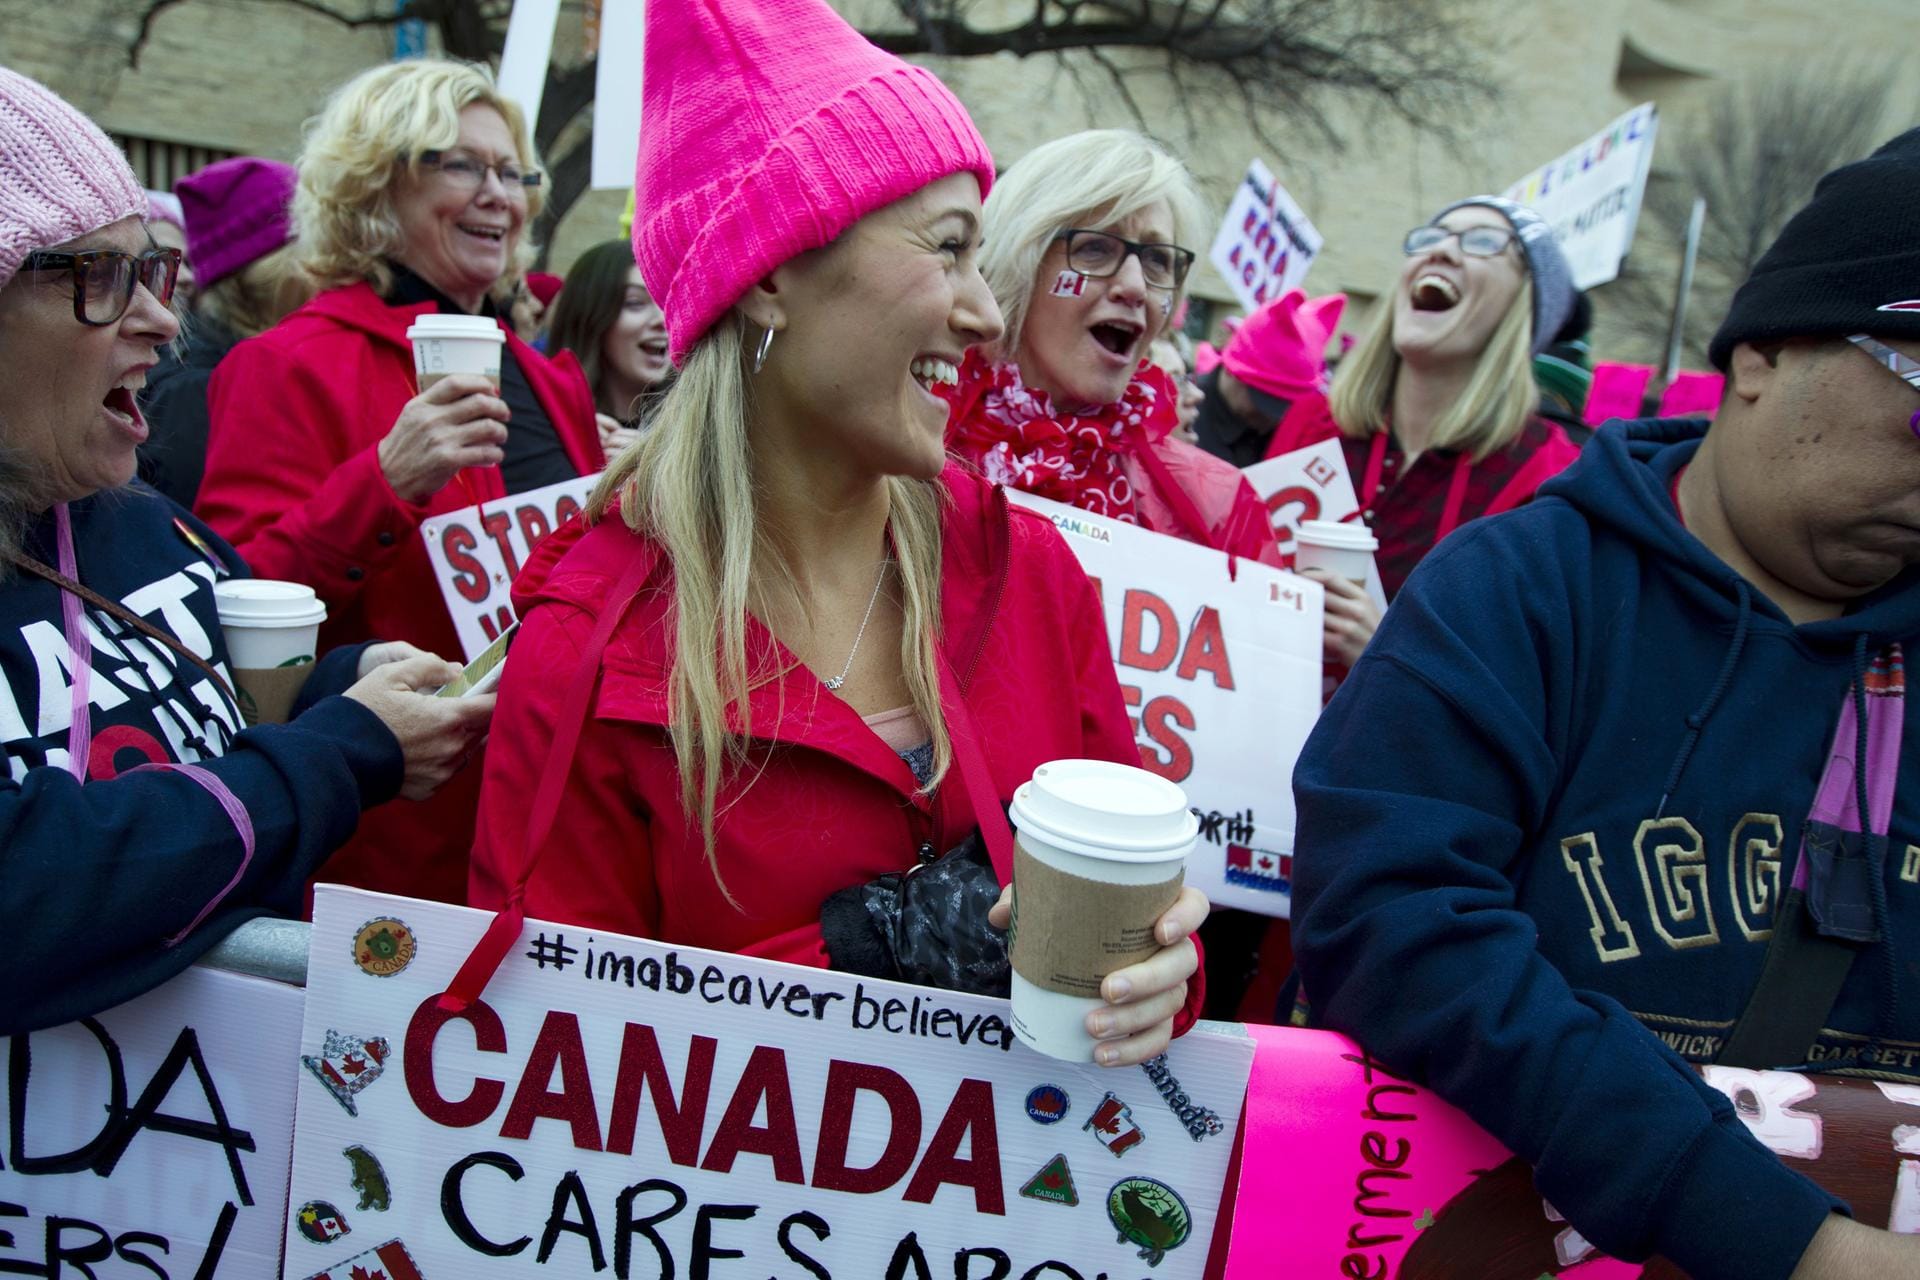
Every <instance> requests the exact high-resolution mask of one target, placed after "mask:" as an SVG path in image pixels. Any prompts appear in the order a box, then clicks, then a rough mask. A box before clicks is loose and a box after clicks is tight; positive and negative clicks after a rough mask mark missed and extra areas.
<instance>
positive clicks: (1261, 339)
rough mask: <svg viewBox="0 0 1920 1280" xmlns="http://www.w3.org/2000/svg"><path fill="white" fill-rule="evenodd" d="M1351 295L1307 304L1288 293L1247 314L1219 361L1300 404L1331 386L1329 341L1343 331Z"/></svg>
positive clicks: (1240, 375) (1303, 298)
mask: <svg viewBox="0 0 1920 1280" xmlns="http://www.w3.org/2000/svg"><path fill="white" fill-rule="evenodd" d="M1346 306H1347V295H1346V294H1344V293H1330V294H1328V295H1327V296H1326V297H1324V298H1314V299H1313V300H1311V301H1309V300H1308V299H1307V295H1306V293H1305V292H1304V291H1302V290H1300V289H1289V290H1287V291H1286V292H1285V293H1283V294H1281V295H1280V296H1279V297H1277V298H1275V299H1273V300H1272V301H1271V302H1269V303H1267V304H1266V305H1265V306H1263V307H1261V308H1260V309H1259V310H1258V311H1255V312H1254V313H1253V314H1252V315H1250V316H1248V317H1247V319H1246V322H1245V323H1244V324H1242V325H1241V326H1240V327H1239V328H1238V329H1236V330H1234V333H1233V337H1232V338H1231V339H1229V340H1228V342H1227V345H1226V349H1225V350H1223V351H1222V352H1221V353H1220V363H1222V364H1224V365H1226V366H1227V372H1228V373H1231V374H1232V375H1233V376H1234V377H1236V378H1238V379H1239V380H1240V381H1242V382H1244V383H1246V384H1247V385H1248V386H1250V387H1252V388H1254V389H1255V390H1256V391H1264V392H1266V393H1267V394H1268V395H1270V396H1277V397H1279V398H1280V399H1282V400H1288V401H1292V400H1297V399H1299V398H1300V397H1301V396H1303V395H1306V394H1307V393H1308V392H1311V391H1324V390H1326V388H1327V342H1328V340H1329V339H1331V338H1332V337H1333V331H1334V330H1335V329H1337V328H1339V327H1340V313H1341V312H1342V311H1344V310H1345V309H1346Z"/></svg>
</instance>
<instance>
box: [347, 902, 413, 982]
mask: <svg viewBox="0 0 1920 1280" xmlns="http://www.w3.org/2000/svg"><path fill="white" fill-rule="evenodd" d="M414 950H415V946H414V941H413V930H411V929H409V928H407V926H406V922H405V921H403V920H396V919H394V918H393V917H392V916H380V917H378V918H376V919H373V920H369V921H367V922H366V923H365V924H363V925H361V926H360V931H359V932H358V933H356V934H354V935H353V962H354V963H355V964H356V965H359V966H360V972H362V973H370V974H372V975H373V976H374V977H376V978H391V977H392V976H393V975H394V974H396V973H399V972H400V971H401V970H402V969H405V968H406V967H407V966H408V965H410V964H412V963H413V953H414Z"/></svg>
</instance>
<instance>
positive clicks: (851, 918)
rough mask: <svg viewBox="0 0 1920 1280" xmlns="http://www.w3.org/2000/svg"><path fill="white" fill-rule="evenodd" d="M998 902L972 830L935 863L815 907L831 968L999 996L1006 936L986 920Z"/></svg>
mask: <svg viewBox="0 0 1920 1280" xmlns="http://www.w3.org/2000/svg"><path fill="white" fill-rule="evenodd" d="M999 900H1000V881H999V879H998V878H997V877H995V875H994V873H993V864H992V862H991V860H989V858H988V857H987V850H986V846H985V845H984V844H983V843H982V842H981V840H980V833H979V832H978V831H975V832H974V833H973V834H972V835H970V836H968V837H967V838H966V839H965V840H964V841H962V842H961V843H960V844H958V845H955V846H954V847H953V848H952V849H949V850H948V851H947V852H946V853H945V854H944V855H942V856H941V857H940V858H939V859H938V860H937V861H935V862H930V863H926V864H924V865H921V866H917V867H915V868H914V869H913V870H911V871H907V872H893V873H889V874H887V875H884V876H881V877H879V878H878V879H874V880H869V881H868V882H867V883H865V884H861V885H854V886H853V887H852V888H848V889H842V890H841V891H840V892H838V893H836V894H834V895H833V896H832V897H831V898H828V899H827V900H826V902H825V903H824V904H822V906H821V908H820V931H821V934H822V935H823V936H824V937H825V939H826V944H827V955H828V957H829V958H830V959H831V960H832V962H833V967H834V968H835V969H838V970H840V971H841V972H843V973H857V974H860V975H862V976H863V977H868V978H892V979H895V980H896V981H900V982H912V983H917V984H919V985H920V986H923V987H941V988H944V989H945V990H948V991H965V992H968V993H969V994H972V995H982V996H1005V995H1006V994H1007V993H1008V990H1009V988H1010V984H1011V982H1012V972H1013V969H1012V966H1011V965H1010V964H1009V962H1008V959H1007V934H1006V931H1005V930H1004V929H996V928H994V927H993V926H992V925H990V924H988V923H987V912H988V910H989V909H990V908H992V906H993V904H994V903H996V902H998V901H999Z"/></svg>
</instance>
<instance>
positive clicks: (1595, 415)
mask: <svg viewBox="0 0 1920 1280" xmlns="http://www.w3.org/2000/svg"><path fill="white" fill-rule="evenodd" d="M1651 381H1653V366H1652V365H1650V364H1596V365H1595V366H1593V386H1592V388H1591V389H1590V390H1588V392H1587V425H1588V426H1592V427H1597V426H1599V425H1600V424H1601V423H1603V422H1606V421H1608V420H1610V419H1613V418H1637V417H1639V416H1640V399H1641V397H1642V396H1644V395H1646V394H1647V384H1648V383H1649V382H1651Z"/></svg>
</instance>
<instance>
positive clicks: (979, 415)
mask: <svg viewBox="0 0 1920 1280" xmlns="http://www.w3.org/2000/svg"><path fill="white" fill-rule="evenodd" d="M941 395H942V397H943V398H944V399H945V400H946V401H947V403H948V404H949V405H950V406H951V412H950V415H949V418H948V425H947V445H948V447H949V448H950V449H951V450H952V451H953V452H954V453H955V454H957V455H959V457H960V458H962V459H963V460H964V461H966V462H968V463H970V464H971V465H972V466H974V467H975V468H977V469H978V470H979V471H980V473H981V474H982V475H984V476H985V477H986V478H987V479H989V480H991V481H993V482H995V483H996V484H1004V485H1006V486H1007V487H1008V488H1009V489H1019V490H1021V491H1022V492H1025V493H1032V494H1037V495H1038V496H1040V497H1042V498H1051V499H1052V500H1053V501H1055V502H1063V503H1066V504H1067V505H1068V506H1073V507H1078V508H1080V509H1081V510H1082V511H1091V512H1093V513H1094V514H1096V515H1102V516H1109V517H1111V518H1113V519H1116V520H1124V521H1126V522H1127V523H1128V524H1138V523H1140V521H1139V519H1138V517H1137V516H1136V515H1135V514H1134V508H1133V485H1132V483H1131V482H1129V481H1128V479H1127V474H1126V468H1125V467H1124V466H1123V465H1122V458H1123V456H1124V455H1125V454H1127V453H1129V452H1132V451H1133V450H1136V449H1141V448H1144V447H1145V446H1147V445H1149V444H1152V443H1154V442H1157V441H1159V440H1160V439H1162V438H1163V437H1165V436H1166V434H1167V433H1168V432H1169V431H1171V430H1173V428H1174V426H1175V425H1176V424H1177V422H1178V421H1179V419H1178V415H1177V413H1176V407H1177V404H1178V401H1179V393H1178V392H1177V391H1176V390H1175V389H1174V386H1173V383H1172V380H1171V379H1169V378H1168V377H1167V375H1166V374H1165V373H1164V372H1162V371H1161V370H1160V369H1158V368H1156V367H1155V366H1153V365H1151V364H1147V363H1145V362H1144V361H1143V362H1142V363H1141V366H1140V369H1139V370H1138V371H1137V372H1136V373H1135V374H1134V375H1133V379H1132V380H1131V381H1130V382H1128V383H1127V389H1126V392H1125V394H1123V395H1122V396H1121V397H1120V399H1119V400H1117V401H1115V402H1114V403H1112V404H1107V405H1101V406H1100V407H1099V408H1097V409H1094V410H1091V411H1090V412H1087V413H1083V414H1058V413H1056V412H1055V411H1054V408H1053V403H1052V401H1051V400H1050V399H1049V398H1048V396H1047V393H1046V392H1044V391H1034V390H1031V389H1030V388H1028V387H1027V386H1026V385H1025V384H1024V383H1022V382H1021V381H1020V367H1019V366H1018V365H1017V364H1015V363H1014V362H1013V361H1011V360H1006V361H1001V362H999V363H997V364H996V363H993V362H990V361H988V360H987V359H986V358H985V357H984V356H982V355H981V354H980V353H979V351H978V350H973V351H969V352H967V358H966V361H965V362H964V363H962V364H961V366H960V381H959V383H958V385H956V386H954V387H949V388H943V389H942V391H941Z"/></svg>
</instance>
